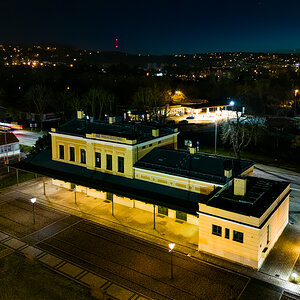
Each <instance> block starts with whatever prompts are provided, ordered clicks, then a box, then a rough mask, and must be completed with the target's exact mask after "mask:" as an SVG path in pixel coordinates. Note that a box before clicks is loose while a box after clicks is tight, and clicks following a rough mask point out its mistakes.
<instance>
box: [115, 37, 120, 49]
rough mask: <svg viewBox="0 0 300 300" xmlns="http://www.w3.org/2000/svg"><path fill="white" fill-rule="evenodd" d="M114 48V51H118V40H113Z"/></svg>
mask: <svg viewBox="0 0 300 300" xmlns="http://www.w3.org/2000/svg"><path fill="white" fill-rule="evenodd" d="M114 48H115V51H118V50H119V38H115V43H114Z"/></svg>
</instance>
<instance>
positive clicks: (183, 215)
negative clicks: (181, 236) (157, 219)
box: [176, 210, 187, 221]
mask: <svg viewBox="0 0 300 300" xmlns="http://www.w3.org/2000/svg"><path fill="white" fill-rule="evenodd" d="M176 219H179V220H183V221H186V220H187V215H186V213H185V212H182V211H178V210H176Z"/></svg>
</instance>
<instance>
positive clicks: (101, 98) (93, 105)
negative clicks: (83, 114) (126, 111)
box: [84, 88, 115, 120]
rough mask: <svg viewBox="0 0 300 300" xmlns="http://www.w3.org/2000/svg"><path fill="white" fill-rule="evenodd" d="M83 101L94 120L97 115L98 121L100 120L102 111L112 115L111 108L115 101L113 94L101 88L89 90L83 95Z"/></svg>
mask: <svg viewBox="0 0 300 300" xmlns="http://www.w3.org/2000/svg"><path fill="white" fill-rule="evenodd" d="M84 98H85V100H86V102H87V103H88V104H89V106H90V109H91V113H92V115H93V117H94V118H95V117H96V115H98V119H99V120H100V119H101V118H102V115H103V112H104V110H105V111H106V112H108V111H109V113H112V107H113V103H114V100H115V97H114V95H113V94H111V93H109V92H108V91H106V90H104V89H103V88H91V89H90V90H89V91H88V93H87V94H86V95H85V97H84Z"/></svg>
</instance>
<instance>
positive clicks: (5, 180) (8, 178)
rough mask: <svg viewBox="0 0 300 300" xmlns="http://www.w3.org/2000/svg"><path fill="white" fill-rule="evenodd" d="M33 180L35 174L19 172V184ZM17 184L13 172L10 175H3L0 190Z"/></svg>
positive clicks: (0, 180)
mask: <svg viewBox="0 0 300 300" xmlns="http://www.w3.org/2000/svg"><path fill="white" fill-rule="evenodd" d="M34 178H35V174H33V173H28V172H22V171H19V183H22V182H25V181H28V180H31V179H34ZM16 183H17V175H16V173H15V171H12V172H11V174H8V175H5V176H3V177H1V179H0V189H3V188H5V187H8V186H11V185H14V184H16Z"/></svg>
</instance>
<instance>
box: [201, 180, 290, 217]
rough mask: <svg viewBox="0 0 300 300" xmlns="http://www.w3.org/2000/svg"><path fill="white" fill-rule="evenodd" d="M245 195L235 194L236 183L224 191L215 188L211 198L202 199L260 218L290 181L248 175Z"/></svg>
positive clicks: (213, 205)
mask: <svg viewBox="0 0 300 300" xmlns="http://www.w3.org/2000/svg"><path fill="white" fill-rule="evenodd" d="M246 178H247V183H246V194H245V196H236V195H234V183H233V184H232V185H231V186H230V187H229V188H228V189H224V190H223V191H221V190H220V191H218V190H215V191H214V192H213V193H212V194H214V195H212V194H211V195H210V199H208V200H204V201H203V200H201V201H200V202H201V203H204V204H206V205H208V206H212V207H216V208H220V209H224V210H227V211H231V212H235V213H239V214H242V215H246V216H253V217H256V218H260V217H261V216H262V215H263V214H264V212H265V211H266V210H267V209H268V208H269V207H270V205H271V204H272V203H273V202H274V201H275V200H276V199H277V198H278V196H279V195H280V194H281V193H282V192H283V191H284V190H285V189H286V188H287V186H288V185H289V183H287V182H281V181H273V180H269V179H262V178H258V177H252V176H248V177H246Z"/></svg>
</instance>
